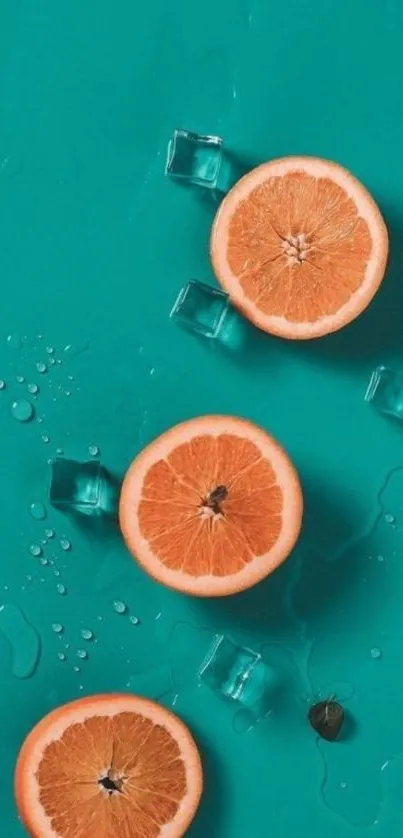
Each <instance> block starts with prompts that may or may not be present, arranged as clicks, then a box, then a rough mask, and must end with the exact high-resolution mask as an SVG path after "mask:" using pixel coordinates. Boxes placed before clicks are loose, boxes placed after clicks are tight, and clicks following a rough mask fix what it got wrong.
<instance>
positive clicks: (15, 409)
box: [11, 399, 34, 422]
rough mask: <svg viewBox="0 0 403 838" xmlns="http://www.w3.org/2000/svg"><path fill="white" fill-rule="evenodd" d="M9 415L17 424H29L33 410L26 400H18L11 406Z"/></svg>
mask: <svg viewBox="0 0 403 838" xmlns="http://www.w3.org/2000/svg"><path fill="white" fill-rule="evenodd" d="M11 415H12V416H13V417H14V419H16V420H17V422H29V420H30V419H32V417H33V415H34V408H33V406H32V404H31V402H29V401H28V400H27V399H19V401H17V402H13V403H12V405H11Z"/></svg>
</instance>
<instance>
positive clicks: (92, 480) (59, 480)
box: [49, 457, 118, 517]
mask: <svg viewBox="0 0 403 838" xmlns="http://www.w3.org/2000/svg"><path fill="white" fill-rule="evenodd" d="M51 469H52V473H51V483H50V492H49V499H50V502H51V504H52V506H54V507H56V508H57V509H60V510H61V511H62V512H67V513H71V514H75V513H78V514H79V515H87V516H95V517H99V516H104V515H105V516H115V515H116V512H117V499H118V497H117V496H118V493H117V487H116V484H115V481H114V480H113V479H112V478H111V476H110V475H109V473H108V472H107V471H106V469H105V468H103V466H102V465H101V464H100V462H99V461H97V460H90V461H88V462H84V463H79V462H77V461H76V460H69V459H66V458H65V457H56V459H55V460H53V462H52V465H51Z"/></svg>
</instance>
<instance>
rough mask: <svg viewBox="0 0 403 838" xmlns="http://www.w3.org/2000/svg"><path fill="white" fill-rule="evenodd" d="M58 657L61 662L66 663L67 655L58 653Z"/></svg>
mask: <svg viewBox="0 0 403 838" xmlns="http://www.w3.org/2000/svg"><path fill="white" fill-rule="evenodd" d="M57 657H58V658H59V661H65V660H66V655H65V654H64V652H58V653H57Z"/></svg>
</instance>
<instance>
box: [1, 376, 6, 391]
mask: <svg viewBox="0 0 403 838" xmlns="http://www.w3.org/2000/svg"><path fill="white" fill-rule="evenodd" d="M5 387H6V382H5V381H4V379H3V378H0V390H4V389H5Z"/></svg>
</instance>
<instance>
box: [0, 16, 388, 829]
mask: <svg viewBox="0 0 403 838" xmlns="http://www.w3.org/2000/svg"><path fill="white" fill-rule="evenodd" d="M1 16H2V26H1V32H0V80H1V91H2V92H1V100H0V119H1V133H0V270H1V336H0V337H1V340H0V377H1V378H2V379H4V380H5V381H6V383H7V386H6V388H5V390H4V391H1V392H0V453H1V463H2V469H1V477H0V489H1V505H0V509H1V514H2V528H1V542H0V548H1V549H0V555H1V571H0V605H1V604H5V605H6V607H9V606H13V608H14V607H15V608H17V609H20V612H21V615H22V616H20V617H17V616H16V615H18V613H19V612H18V610H17V611H15V610H13V609H11V612H10V610H9V611H8V615H9V616H8V618H7V620H8V622H7V631H6V632H4V630H2V627H1V621H0V685H1V690H0V741H1V753H2V783H1V787H0V805H1V812H2V829H3V833H4V834H5V835H7V838H18V836H21V835H22V834H23V832H22V829H21V827H20V825H19V824H18V821H17V818H16V813H15V810H14V804H13V799H12V773H13V766H14V762H15V757H16V753H17V750H18V747H19V745H20V743H21V741H22V739H23V737H24V736H25V735H26V733H27V731H28V730H29V728H30V727H31V725H33V724H34V723H35V722H36V721H37V720H38V719H39V718H40V717H41V716H42V715H43V714H44V713H45V712H47V711H48V710H49V709H50V708H52V707H53V706H55V705H57V704H59V703H62V702H63V701H66V700H68V699H71V698H73V697H76V696H78V695H82V694H86V693H91V692H94V691H101V690H102V691H103V690H124V689H132V690H133V691H136V690H138V691H140V692H145V693H146V694H150V695H162V694H164V698H163V701H164V702H165V703H167V704H168V705H171V704H172V702H175V704H174V709H175V710H176V712H178V713H179V714H180V715H181V716H182V717H183V718H184V719H185V720H186V721H187V722H188V723H189V725H190V726H191V728H192V729H193V731H194V733H195V735H196V737H197V738H198V741H199V743H200V748H201V751H202V754H203V760H204V765H205V773H206V789H205V795H204V801H203V805H202V807H201V810H200V814H199V816H198V818H197V820H196V821H195V823H194V825H193V826H192V828H191V829H190V831H189V835H191V836H192V838H204V836H205V835H206V834H209V835H211V836H212V838H245V836H248V838H266V837H267V836H271V835H273V836H276V838H300V837H301V836H303V835H310V836H312V838H316V836H321V835H326V836H328V838H350V836H355V835H357V834H364V835H366V834H369V833H371V835H372V834H373V835H377V836H380V837H381V838H384V837H385V838H393V836H397V835H398V834H399V833H400V831H401V829H402V826H403V810H402V807H401V788H402V783H403V757H402V754H403V730H402V727H401V724H400V715H401V698H402V687H403V683H402V674H401V648H402V639H403V638H402V621H401V616H400V614H401V596H402V590H403V569H402V568H403V565H402V557H403V501H402V497H403V471H402V470H397V471H395V472H393V473H391V471H392V469H394V468H395V467H397V466H402V467H403V430H402V429H401V428H399V427H397V426H394V425H393V424H392V423H387V422H386V421H383V420H382V419H380V418H379V417H378V416H377V415H376V414H375V413H374V412H373V411H371V408H370V407H369V406H368V405H366V404H365V403H364V401H363V394H364V392H365V388H366V383H367V380H368V377H369V374H370V371H371V369H372V367H373V366H374V365H375V364H377V363H389V362H390V363H392V362H393V363H394V364H403V358H402V354H403V353H402V348H403V347H402V328H401V323H402V309H403V305H402V303H403V286H402V273H403V264H402V262H403V253H402V244H401V242H402V238H401V235H402V233H401V228H402V214H403V198H402V196H403V169H402V167H401V165H400V160H401V148H402V140H403V100H402V97H401V88H402V63H401V32H402V28H403V8H402V6H401V4H400V3H399V2H398V0H356V2H355V3H354V4H351V3H349V2H347V0H322V2H319V0H316V1H315V2H312V3H311V4H310V5H309V4H307V3H306V2H305V1H304V2H303V0H289V2H288V3H287V4H283V5H282V4H280V3H274V2H267V1H266V2H264V0H242V2H241V0H237V2H235V3H233V2H230V0H222V2H221V3H217V2H212V0H206V2H205V3H204V4H203V5H201V4H198V5H196V6H194V5H192V4H190V3H188V2H185V0H179V2H177V3H176V4H175V5H174V6H172V4H168V3H164V2H163V0H154V2H152V3H146V4H144V5H143V6H139V5H138V4H132V3H129V2H127V0H116V2H114V3H113V4H112V3H109V2H107V0H101V2H98V3H95V2H94V1H93V0H89V2H87V3H85V4H83V3H79V2H77V0H68V2H67V0H60V2H59V3H57V4H54V3H51V2H49V0H39V1H38V2H32V0H31V2H28V0H21V2H20V3H18V4H16V3H11V2H9V0H3V3H2V15H1ZM178 126H183V127H185V128H189V129H190V130H196V131H202V132H211V133H218V134H220V135H222V136H223V137H224V138H225V139H226V142H227V145H228V146H229V147H230V148H231V149H233V150H234V152H236V153H238V154H239V155H240V156H242V157H244V158H245V159H247V160H249V161H251V162H252V163H255V162H256V163H257V162H260V161H262V160H266V159H268V158H271V157H275V156H280V155H284V154H288V153H308V154H318V155H322V156H325V157H329V158H333V159H335V160H338V161H340V162H341V163H343V164H344V165H346V166H347V167H348V168H350V169H351V170H352V171H353V172H354V173H355V174H356V175H357V176H358V177H360V178H361V179H362V180H363V182H364V183H365V184H366V185H367V186H368V187H369V188H370V190H371V191H372V192H373V194H374V195H375V197H376V199H377V200H378V201H379V203H380V205H381V207H382V209H383V211H384V213H385V216H386V219H387V222H388V225H389V227H390V231H391V242H392V255H391V264H390V269H389V272H388V276H387V279H386V280H385V283H384V286H383V288H382V289H381V291H380V293H379V295H378V297H377V299H376V301H375V302H374V304H373V305H372V306H371V308H370V310H369V311H368V312H367V313H366V314H365V315H364V316H363V317H362V318H361V319H360V321H359V322H358V323H356V324H354V325H352V326H351V327H349V328H348V329H347V330H345V331H343V332H342V333H340V334H338V335H336V336H334V337H331V338H328V339H325V340H321V341H317V342H315V343H312V344H309V345H302V344H286V343H283V342H281V341H278V340H274V339H271V338H269V337H268V336H264V335H260V334H255V335H254V336H253V338H252V339H251V341H250V344H249V347H248V349H247V351H245V352H244V353H242V355H240V354H237V353H233V354H232V355H231V354H229V353H228V354H226V353H224V352H221V353H220V352H214V353H213V352H211V351H210V350H209V347H208V346H207V345H206V344H203V343H202V342H199V341H197V340H195V339H192V337H191V336H190V335H189V334H186V333H185V332H181V331H180V330H179V329H177V327H175V326H174V324H172V323H171V322H170V321H169V318H168V312H169V310H170V308H171V305H172V303H173V300H174V299H175V297H176V294H177V292H178V290H179V288H180V287H181V285H182V284H183V283H184V282H185V281H186V280H187V279H188V278H190V277H197V278H199V279H201V280H207V281H209V280H210V281H213V280H212V275H211V269H210V266H209V259H208V249H207V243H208V234H209V228H210V225H211V222H212V218H213V214H214V206H213V205H212V204H211V203H209V202H208V201H204V200H201V199H200V196H199V195H198V194H196V192H194V193H192V192H190V191H186V190H183V189H181V188H179V187H177V186H176V185H175V184H173V183H169V182H167V181H165V180H164V178H163V166H164V157H165V149H166V144H167V141H168V139H169V136H170V134H171V132H172V130H173V129H174V128H175V127H178ZM14 333H17V334H19V335H21V337H22V338H23V341H22V346H21V348H14V347H13V346H9V345H7V343H6V337H7V335H9V334H14ZM39 334H41V335H43V339H42V340H40V339H38V338H37V335H39ZM68 344H72V345H73V347H74V348H75V349H76V350H80V349H81V350H82V351H77V352H76V353H74V352H71V353H64V352H63V347H65V346H66V345H68ZM47 345H52V346H54V347H55V350H56V351H55V357H56V358H58V359H61V360H62V361H63V363H62V364H61V365H58V364H56V365H53V366H52V365H50V366H49V371H48V372H47V373H45V374H40V373H38V371H37V370H36V366H35V364H36V362H38V361H39V362H40V361H46V351H45V346H47ZM17 375H22V376H25V377H26V381H25V382H23V383H17V382H16V381H15V378H16V376H17ZM69 376H73V377H74V380H71V379H70V378H69ZM29 382H35V383H37V384H38V385H39V386H40V393H39V395H38V396H37V397H36V398H33V397H30V398H31V400H32V402H34V403H35V410H36V419H35V420H34V421H31V422H28V423H26V424H22V423H19V422H17V421H16V420H15V419H14V418H13V417H12V415H11V412H10V405H11V403H12V401H13V400H14V399H16V398H18V397H20V398H23V397H27V390H26V385H27V383H29ZM66 391H67V392H71V396H67V395H66ZM215 411H217V412H224V413H233V414H239V415H243V416H247V417H249V418H250V419H252V420H255V421H256V422H259V423H260V424H262V425H263V426H264V427H266V428H267V429H268V430H270V431H271V432H272V433H273V434H274V435H275V436H277V437H278V438H279V440H281V442H282V443H283V444H284V445H285V446H286V448H287V449H288V451H289V453H290V454H291V456H292V457H293V459H294V460H295V463H296V465H297V467H298V469H299V471H300V474H301V478H302V482H303V487H304V492H305V497H306V518H305V528H304V532H303V536H302V539H301V541H300V543H299V546H298V548H297V550H296V551H295V553H294V555H293V556H292V558H291V559H290V560H289V562H288V563H287V564H286V565H285V566H284V567H283V568H282V569H281V570H280V571H279V572H278V573H276V574H275V575H273V577H272V578H271V579H269V580H268V581H267V582H266V583H264V584H262V585H260V586H259V587H258V588H257V589H256V590H254V591H251V592H250V593H247V594H245V595H243V596H242V597H239V598H236V599H231V600H226V601H223V602H197V601H192V600H190V599H186V598H184V597H181V596H179V595H175V594H174V593H170V592H167V591H164V590H163V589H161V588H159V587H158V586H157V585H155V584H154V583H152V582H151V581H150V580H149V579H148V578H146V577H145V576H144V574H143V573H142V572H141V570H140V569H139V568H138V567H137V566H136V565H135V564H134V563H133V562H132V561H131V559H130V558H129V557H128V555H127V552H126V550H125V549H124V547H123V545H122V544H121V542H120V540H119V538H118V536H117V535H116V533H114V532H108V533H103V534H102V536H101V535H100V534H99V533H96V532H93V531H92V530H90V529H88V527H87V528H79V527H77V526H76V525H74V524H73V523H72V522H71V521H69V520H68V519H66V518H65V517H64V516H63V515H62V514H60V513H58V512H56V511H53V510H51V509H49V507H48V517H47V519H46V520H45V521H37V520H34V519H33V518H32V517H31V515H30V511H29V506H30V504H31V503H32V502H35V501H42V502H43V501H45V499H46V486H47V482H48V476H49V475H48V472H49V467H48V464H47V460H48V459H49V458H50V457H51V456H54V454H55V452H56V449H57V448H59V447H60V448H62V449H63V450H64V451H65V452H66V455H68V456H71V457H77V458H78V459H80V458H83V459H85V458H86V456H87V454H88V445H89V444H91V443H94V444H97V445H98V446H99V447H100V449H101V453H102V461H103V462H104V463H105V465H106V466H107V467H109V468H110V469H111V470H112V471H113V472H114V473H116V474H117V475H122V474H123V473H124V471H125V469H126V467H127V465H128V464H129V462H130V461H131V459H132V458H133V456H134V455H135V454H136V453H137V452H138V451H139V450H140V448H141V447H142V446H143V445H144V444H145V443H146V442H148V441H149V440H151V439H152V438H153V437H154V436H155V435H156V434H158V433H159V432H160V431H162V430H163V429H165V428H167V427H169V426H170V425H172V424H173V423H175V422H178V421H180V420H181V419H185V418H187V417H190V416H193V415H197V414H202V413H207V412H215ZM42 417H43V421H42V422H41V423H38V421H37V419H38V418H42ZM42 435H45V437H46V436H48V437H49V438H50V441H49V442H44V441H43V440H42ZM388 475H390V476H389V479H388V480H387V476H388ZM386 480H387V483H386V487H385V481H386ZM380 493H381V494H380ZM385 513H386V514H393V515H394V516H395V519H396V521H395V525H391V524H390V523H389V524H388V523H387V522H386V521H385V519H384V514H385ZM45 527H46V528H47V527H51V528H53V529H54V530H55V531H56V536H55V538H54V539H53V540H50V542H48V543H47V544H46V545H43V551H44V556H45V557H46V556H48V557H49V559H52V554H53V553H54V554H55V555H56V556H57V558H55V559H54V561H55V564H54V565H41V564H40V562H39V561H38V559H35V558H34V557H33V556H32V555H31V553H30V552H29V546H30V545H31V544H35V543H37V542H38V541H39V543H40V539H41V538H42V537H43V533H44V530H45ZM63 535H65V536H66V537H67V538H68V539H69V540H70V541H71V544H72V549H71V550H70V551H66V552H64V551H63V550H62V549H61V548H60V543H59V542H60V538H61V537H62V536H63ZM379 556H380V557H382V560H378V557H379ZM371 557H372V558H371ZM52 560H53V559H52ZM55 570H57V571H58V572H59V573H60V576H55V575H54V571H55ZM28 577H31V578H28ZM42 580H43V581H42ZM57 584H64V585H65V586H66V589H67V593H66V594H65V595H64V596H62V595H60V594H58V592H57V589H56V585H57ZM115 599H121V600H124V601H125V603H127V605H128V607H129V613H130V614H131V615H132V616H138V617H139V618H140V620H141V624H140V625H138V626H134V625H132V624H131V623H130V622H129V619H128V615H119V614H117V613H116V612H115V611H114V609H113V601H114V600H115ZM10 613H11V629H10ZM13 615H14V617H13ZM14 618H15V620H16V623H14V624H16V625H19V626H20V629H19V630H18V631H16V632H15V635H16V636H15V639H14V640H13V637H12V633H13V629H12V625H13V619H14ZM98 618H102V620H101V619H98ZM54 622H60V623H61V624H62V625H63V626H64V627H65V631H64V633H63V635H62V636H61V638H59V636H58V635H57V633H55V632H54V631H52V623H54ZM178 623H179V624H180V625H177V624H178ZM21 626H24V629H21ZM175 626H176V627H175ZM192 626H193V627H194V628H192ZM173 627H174V629H173V634H172V628H173ZM83 628H89V629H91V630H92V631H93V632H94V635H95V639H96V640H97V643H95V641H92V642H87V643H85V641H84V640H83V639H82V638H81V636H80V632H81V630H82V629H83ZM204 628H205V629H208V630H209V631H225V632H227V633H228V634H229V636H231V637H232V638H233V639H234V640H236V641H242V642H246V643H248V644H249V645H250V646H252V648H254V649H256V650H258V649H260V648H261V647H263V646H266V653H267V654H268V655H269V656H270V658H271V659H275V660H277V664H278V667H279V671H281V673H282V674H283V676H282V677H284V680H285V689H284V694H283V699H282V701H281V702H280V704H279V706H278V707H277V710H276V712H275V713H274V714H273V716H272V717H270V718H269V719H267V720H266V721H265V722H264V723H262V724H261V725H259V726H258V727H256V728H254V729H253V730H252V731H251V732H249V733H247V734H243V735H239V734H238V733H236V732H235V731H234V719H233V711H232V709H231V707H228V705H226V704H224V703H221V702H219V701H218V700H217V699H216V698H215V696H214V694H212V693H210V692H209V691H208V690H207V689H203V688H201V689H197V688H196V687H195V682H194V678H193V672H194V666H195V665H196V664H197V660H198V654H199V642H198V641H199V640H200V635H199V634H198V633H197V632H196V635H195V629H204ZM3 629H4V618H3ZM31 632H34V634H32V633H31ZM10 635H11V643H10ZM34 637H39V638H40V646H41V649H40V657H39V660H37V659H36V656H37V645H36V643H35V640H34ZM7 638H8V639H7ZM197 638H198V640H197ZM65 644H69V648H68V649H65V648H64V645H65ZM83 644H84V647H85V648H88V655H89V657H88V660H85V661H82V660H80V659H79V658H78V657H77V655H76V652H77V650H78V649H80V648H83ZM273 644H277V645H275V647H273ZM13 647H14V648H13ZM372 648H379V649H381V650H382V656H381V658H380V659H374V658H373V657H372V656H371V649H372ZM58 653H61V654H66V657H67V660H66V661H60V660H59V659H58ZM13 655H14V657H13ZM34 657H35V660H33V658H34ZM74 666H79V667H80V672H75V671H74V669H73V667H74ZM147 669H148V672H147ZM31 670H32V674H31V675H30V676H29V677H26V678H21V677H17V675H21V674H24V675H25V674H26V673H27V671H28V672H29V671H31ZM13 673H14V674H13ZM334 685H336V687H334ZM81 688H82V689H81ZM333 688H334V689H337V691H338V693H340V698H344V699H345V700H346V707H348V708H349V710H350V712H351V714H352V716H353V717H354V719H355V726H354V729H353V730H351V731H350V736H349V738H348V739H347V740H346V741H343V742H341V743H339V744H331V743H330V744H329V743H323V742H322V743H320V744H318V743H317V741H316V738H315V735H314V734H313V731H312V730H311V729H310V728H309V726H308V725H307V723H306V718H305V715H306V708H307V704H306V701H304V696H306V695H308V696H312V695H313V694H317V693H319V692H320V691H322V693H323V694H326V692H328V691H329V690H332V689H333ZM176 695H177V697H175V696H176Z"/></svg>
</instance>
